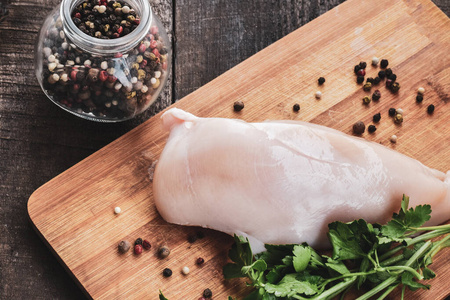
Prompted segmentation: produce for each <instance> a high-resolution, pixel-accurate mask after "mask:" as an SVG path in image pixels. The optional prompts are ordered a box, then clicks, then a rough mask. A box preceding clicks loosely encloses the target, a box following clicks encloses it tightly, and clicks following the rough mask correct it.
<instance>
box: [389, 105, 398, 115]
mask: <svg viewBox="0 0 450 300" xmlns="http://www.w3.org/2000/svg"><path fill="white" fill-rule="evenodd" d="M396 112H397V110H396V109H395V108H392V107H391V108H389V116H391V117H393V116H395V113H396Z"/></svg>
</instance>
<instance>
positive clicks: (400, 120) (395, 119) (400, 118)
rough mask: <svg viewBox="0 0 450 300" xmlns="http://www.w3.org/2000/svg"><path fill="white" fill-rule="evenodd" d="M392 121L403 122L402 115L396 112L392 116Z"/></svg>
mask: <svg viewBox="0 0 450 300" xmlns="http://www.w3.org/2000/svg"><path fill="white" fill-rule="evenodd" d="M394 122H395V123H397V124H401V123H403V115H402V114H396V115H395V117H394Z"/></svg>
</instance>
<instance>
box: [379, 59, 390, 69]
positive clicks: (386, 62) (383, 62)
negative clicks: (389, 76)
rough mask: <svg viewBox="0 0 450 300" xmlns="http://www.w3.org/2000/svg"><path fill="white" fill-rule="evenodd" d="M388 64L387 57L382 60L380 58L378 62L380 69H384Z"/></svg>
mask: <svg viewBox="0 0 450 300" xmlns="http://www.w3.org/2000/svg"><path fill="white" fill-rule="evenodd" d="M388 65H389V61H388V60H387V59H382V60H381V62H380V67H381V68H382V69H386V68H387V66H388Z"/></svg>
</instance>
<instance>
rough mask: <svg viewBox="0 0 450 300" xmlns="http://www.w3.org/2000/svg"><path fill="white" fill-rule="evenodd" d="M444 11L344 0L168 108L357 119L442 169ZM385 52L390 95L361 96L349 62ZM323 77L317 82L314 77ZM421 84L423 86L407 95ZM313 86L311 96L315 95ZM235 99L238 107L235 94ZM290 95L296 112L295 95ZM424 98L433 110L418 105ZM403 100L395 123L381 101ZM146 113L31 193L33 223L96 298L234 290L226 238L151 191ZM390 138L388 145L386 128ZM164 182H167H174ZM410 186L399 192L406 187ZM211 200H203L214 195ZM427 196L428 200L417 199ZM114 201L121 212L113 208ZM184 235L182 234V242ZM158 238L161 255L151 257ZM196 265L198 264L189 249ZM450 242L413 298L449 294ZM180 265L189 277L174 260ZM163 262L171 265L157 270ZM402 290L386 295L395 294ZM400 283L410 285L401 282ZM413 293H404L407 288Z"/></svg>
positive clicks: (448, 132)
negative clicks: (190, 221) (160, 205)
mask: <svg viewBox="0 0 450 300" xmlns="http://www.w3.org/2000/svg"><path fill="white" fill-rule="evenodd" d="M449 49H450V20H449V19H448V18H447V17H446V16H445V15H444V14H443V13H442V12H441V11H440V10H439V9H438V8H437V7H436V6H435V5H434V4H432V3H431V2H430V1H427V0H408V1H390V0H380V1H377V3H376V4H374V2H372V1H359V0H349V1H346V2H345V3H343V4H341V5H339V6H338V7H336V8H335V9H333V10H331V11H329V12H328V13H326V14H324V15H322V16H320V17H319V18H317V19H315V20H314V21H312V22H310V23H309V24H307V25H305V26H303V27H301V28H300V29H298V30H297V31H295V32H293V33H291V34H289V35H288V36H286V37H284V38H283V39H281V40H279V41H277V42H276V43H274V44H272V45H271V46H269V47H267V48H266V49H264V50H262V51H261V52H259V53H257V54H256V55H254V56H252V57H251V58H249V59H247V60H246V61H244V62H242V63H241V64H239V65H238V66H236V67H234V68H233V69H231V70H229V71H228V72H226V73H224V74H223V75H222V76H220V77H218V78H216V79H215V80H213V81H212V82H210V83H208V84H207V85H205V86H203V87H202V88H200V89H198V90H197V91H195V92H194V93H192V94H190V95H188V96H186V97H185V98H184V99H182V100H180V101H179V102H177V103H176V104H175V105H174V106H176V107H179V108H182V109H184V110H186V111H188V112H191V113H193V114H195V115H198V116H201V117H225V118H239V119H243V120H246V121H263V120H266V119H278V120H281V119H291V120H303V121H309V122H313V123H318V124H322V125H326V126H329V127H332V128H335V129H338V130H341V131H343V132H345V133H348V134H351V133H352V126H353V124H354V123H355V122H356V121H358V120H361V121H363V122H364V123H365V124H366V126H367V125H370V124H373V123H372V116H373V115H375V114H377V113H379V112H380V113H381V120H380V122H379V123H377V124H376V126H377V130H376V132H374V133H368V132H367V130H366V132H365V133H363V135H362V137H363V138H366V139H368V140H372V141H375V142H379V143H381V144H384V145H386V146H387V147H391V148H394V149H396V150H397V151H399V152H401V153H404V154H406V155H409V156H411V157H413V158H415V159H418V160H420V161H421V162H423V163H424V164H426V165H428V166H430V167H433V168H436V169H438V170H441V171H444V172H446V171H447V170H449V169H450V103H449V102H450V55H449V52H448V50H449ZM374 56H376V57H379V58H380V59H381V58H386V59H388V60H389V67H391V68H392V70H393V71H394V73H395V74H396V75H397V76H398V78H397V81H398V82H400V84H401V89H400V91H399V92H398V93H397V94H392V93H391V92H389V91H388V90H387V89H386V88H385V87H384V83H383V81H382V83H380V85H379V86H377V87H375V88H372V92H373V91H374V90H375V89H379V90H380V91H381V94H382V96H381V99H380V100H378V101H372V102H371V103H369V104H368V105H364V104H363V102H362V99H363V97H364V96H366V95H371V93H368V92H365V91H363V89H362V85H359V84H357V83H356V76H355V74H354V72H353V67H354V65H355V64H358V63H359V62H360V61H366V62H368V64H367V68H366V72H367V75H366V77H375V76H376V74H377V73H378V71H379V70H380V68H379V66H378V67H373V66H372V65H371V63H370V62H371V60H372V57H374ZM321 76H323V77H325V78H326V82H325V83H324V84H323V85H320V86H319V85H318V82H317V80H318V78H319V77H321ZM419 87H424V88H425V93H424V99H423V101H422V103H420V104H418V103H416V100H415V99H416V95H417V90H418V88H419ZM317 91H320V92H321V93H322V96H321V98H320V99H318V98H316V97H315V94H316V92H317ZM235 101H242V102H243V103H244V104H245V107H244V108H243V109H242V110H241V111H240V112H235V111H234V110H233V103H234V102H235ZM296 103H298V104H299V105H300V110H299V111H297V112H296V111H294V110H293V105H294V104H296ZM430 104H433V105H434V106H435V110H434V113H433V114H428V113H427V106H428V105H430ZM391 107H393V108H401V109H402V110H403V111H404V113H403V116H404V120H403V123H401V124H395V123H394V121H393V119H392V118H391V117H389V116H388V110H389V108H391ZM160 115H161V114H159V115H156V116H155V117H153V118H152V119H150V120H148V121H147V122H146V123H144V124H142V125H141V126H139V127H137V128H135V129H134V130H132V131H130V132H129V133H127V134H125V135H124V136H122V137H121V138H119V139H117V140H116V141H114V142H112V143H111V144H109V145H108V146H106V147H104V148H103V149H101V150H99V151H98V152H96V153H94V154H93V155H91V156H90V157H88V158H86V159H85V160H83V161H82V162H80V163H78V164H77V165H75V166H74V167H72V168H70V169H69V170H67V171H65V172H64V173H62V174H60V175H59V176H57V177H56V178H54V179H53V180H51V181H50V182H48V183H46V184H45V185H43V186H42V187H40V188H39V189H38V190H37V191H36V192H35V193H33V195H32V196H31V197H30V199H29V202H28V211H29V215H30V219H31V221H32V223H33V224H34V225H35V227H36V229H37V231H38V232H39V234H40V235H41V236H42V238H43V239H44V240H45V241H46V242H47V243H48V245H49V247H50V248H51V249H52V250H53V251H54V253H55V254H56V256H57V257H58V258H59V259H60V260H61V262H62V264H63V265H64V266H66V267H67V269H68V271H69V272H70V273H71V274H73V277H74V279H75V280H76V281H77V282H78V283H79V284H80V287H81V288H83V289H84V290H85V291H86V293H87V294H88V295H89V296H90V297H92V298H94V299H115V298H121V299H137V298H141V299H157V297H158V293H159V292H158V291H159V290H162V291H163V293H164V295H165V296H166V297H168V298H169V299H171V300H177V299H198V298H199V297H200V296H201V294H202V292H203V290H204V289H206V288H210V289H211V291H212V292H213V298H214V299H226V296H228V295H231V296H233V297H238V298H239V299H240V298H242V297H243V296H244V295H246V294H247V293H248V289H247V288H246V287H245V284H244V283H243V281H240V280H231V281H225V280H224V279H223V276H222V266H223V265H224V264H225V263H226V261H227V251H228V249H229V248H230V246H231V243H232V238H231V237H229V236H227V235H225V234H222V233H219V232H215V231H212V230H203V231H204V233H205V237H204V238H203V239H199V240H197V241H195V242H193V243H190V242H189V241H188V236H189V235H190V234H192V233H195V232H196V231H197V230H198V228H192V227H183V226H176V225H171V224H168V223H166V222H165V221H164V220H162V218H161V217H160V216H159V214H158V212H157V211H156V208H155V205H154V203H153V199H152V184H151V182H150V179H149V168H150V167H151V165H152V164H153V163H154V162H155V160H157V159H158V156H159V154H160V153H161V151H162V149H163V147H164V144H165V141H166V139H167V133H166V132H163V131H162V130H161V127H160V124H159V122H160V121H159V117H160ZM392 135H396V136H397V143H395V144H394V143H391V142H390V137H391V136H392ZM173 188H174V189H175V188H177V187H173ZM405 193H408V191H405ZM213 200H214V199H212V201H213ZM424 201H425V202H426V199H424ZM115 207H120V208H121V213H119V214H115V213H114V209H115ZM139 237H141V238H143V239H147V240H148V241H149V242H150V243H151V245H152V248H151V249H150V250H143V252H142V254H140V255H135V254H133V253H132V252H133V251H132V250H130V251H128V252H127V253H125V254H120V253H119V251H118V249H117V246H118V244H119V242H120V241H121V240H128V241H129V242H131V243H133V242H134V241H135V240H136V239H137V238H139ZM191 242H192V241H191ZM161 245H167V246H168V247H169V248H170V250H171V253H170V255H169V256H168V257H167V258H164V259H160V258H158V256H157V251H158V248H159V246H161ZM199 257H202V258H204V260H205V263H204V264H202V265H201V266H198V265H196V260H197V258H199ZM449 257H450V251H449V249H447V250H446V251H442V253H440V254H439V255H438V257H436V261H435V263H434V264H433V265H432V266H431V268H432V269H433V270H434V271H435V272H436V273H437V278H436V279H434V280H431V282H430V283H431V284H432V288H431V290H429V291H417V292H415V294H414V299H444V298H445V297H446V296H447V295H448V293H449V289H448V280H447V279H446V278H448V276H450V264H449V262H450V261H449ZM184 266H187V267H189V269H190V272H189V274H187V275H184V274H182V268H183V267H184ZM165 268H170V269H171V270H172V271H173V275H172V276H171V277H169V278H165V277H164V276H163V274H162V272H163V270H164V269H165ZM399 292H400V291H397V293H396V295H397V296H393V297H391V299H395V298H396V297H398V295H399ZM408 293H409V292H408ZM409 297H412V296H407V298H409Z"/></svg>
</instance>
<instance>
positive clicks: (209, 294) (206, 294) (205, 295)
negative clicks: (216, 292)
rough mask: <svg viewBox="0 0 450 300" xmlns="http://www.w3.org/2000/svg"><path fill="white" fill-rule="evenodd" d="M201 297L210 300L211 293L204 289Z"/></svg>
mask: <svg viewBox="0 0 450 300" xmlns="http://www.w3.org/2000/svg"><path fill="white" fill-rule="evenodd" d="M203 297H205V298H211V297H212V292H211V290H210V289H205V290H204V291H203Z"/></svg>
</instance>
